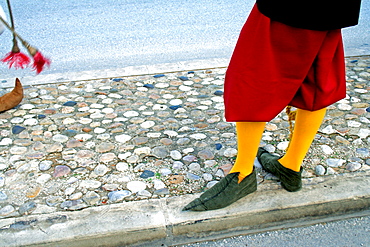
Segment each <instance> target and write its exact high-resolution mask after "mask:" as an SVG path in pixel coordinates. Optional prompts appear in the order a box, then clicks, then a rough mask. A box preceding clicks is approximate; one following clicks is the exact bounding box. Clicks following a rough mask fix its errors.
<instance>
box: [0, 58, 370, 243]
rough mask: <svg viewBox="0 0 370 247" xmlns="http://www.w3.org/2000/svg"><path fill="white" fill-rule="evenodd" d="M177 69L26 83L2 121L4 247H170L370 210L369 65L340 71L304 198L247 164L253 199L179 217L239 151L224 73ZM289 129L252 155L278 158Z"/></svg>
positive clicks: (277, 123) (277, 128) (275, 124)
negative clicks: (254, 174)
mask: <svg viewBox="0 0 370 247" xmlns="http://www.w3.org/2000/svg"><path fill="white" fill-rule="evenodd" d="M218 62H219V61H218ZM213 64H214V65H215V64H219V63H217V62H216V63H213ZM186 66H187V67H186V69H184V67H181V66H179V65H178V64H177V65H167V67H166V66H163V67H162V69H161V70H160V71H151V72H150V73H153V74H152V75H150V74H149V75H144V74H145V73H133V74H141V75H136V76H130V75H128V74H123V75H124V76H121V75H122V74H117V75H119V76H121V77H120V78H118V77H116V78H108V77H115V76H112V72H110V74H109V76H103V77H104V78H105V79H96V80H85V79H86V78H88V77H84V81H78V80H75V81H73V80H71V81H67V82H62V81H64V80H62V79H60V78H59V81H58V79H56V80H52V79H51V78H48V79H45V78H47V77H45V78H44V79H43V80H40V81H39V82H37V85H35V83H32V81H27V80H28V79H26V78H25V81H26V83H24V84H28V85H30V86H26V87H25V99H24V100H23V102H22V105H21V106H20V107H19V108H17V109H13V110H10V111H8V112H5V113H2V114H0V154H1V156H0V246H27V245H34V246H131V245H135V244H140V243H144V242H145V241H151V244H150V245H147V246H161V245H162V244H163V245H162V246H167V245H173V244H177V243H185V242H189V241H191V240H192V239H194V238H196V239H206V238H207V237H208V236H210V237H211V238H212V237H215V236H223V235H230V234H233V233H238V232H258V231H261V230H266V229H269V228H278V227H283V226H284V225H285V224H288V223H289V222H297V221H299V222H303V221H307V222H309V221H311V220H315V219H318V218H320V217H325V216H327V215H340V214H346V213H349V212H356V211H361V210H366V209H369V206H370V186H369V185H370V182H369V176H370V151H369V143H370V128H369V127H370V112H369V111H370V110H369V109H370V108H369V106H370V104H369V100H370V94H369V88H370V83H369V80H370V57H369V56H362V57H350V58H347V67H348V71H347V77H348V97H347V98H346V99H344V100H342V101H340V102H338V103H336V104H334V105H333V106H331V107H330V108H329V109H328V113H327V117H326V118H325V120H324V123H323V125H322V126H321V128H320V131H319V133H318V135H317V137H316V139H315V141H314V143H313V146H312V148H311V151H310V153H309V154H308V155H307V158H306V160H305V167H304V169H305V172H304V175H303V176H304V181H303V183H304V188H303V189H302V191H300V192H297V193H288V192H286V191H285V190H283V189H281V187H280V185H279V184H278V183H277V181H276V179H275V178H274V177H273V176H271V175H270V174H267V173H266V172H264V171H263V170H262V169H261V168H260V166H259V164H258V163H256V166H257V170H258V173H259V187H258V191H257V192H256V193H254V194H252V195H250V196H248V197H246V198H243V199H241V200H240V201H238V202H237V203H235V205H232V206H230V207H227V208H225V209H221V210H217V211H211V212H203V213H194V212H182V211H181V208H182V207H183V206H184V205H185V204H186V203H187V202H189V201H190V200H192V199H194V198H195V197H196V196H198V194H196V193H199V192H201V191H202V190H203V189H204V188H205V187H209V186H212V184H214V183H215V182H217V181H218V180H219V179H220V178H222V177H223V176H224V174H225V173H226V172H227V171H228V169H230V166H231V164H232V162H233V160H234V158H235V156H236V153H237V150H236V137H235V130H234V127H233V124H230V123H226V122H224V120H223V103H222V89H223V79H224V73H225V70H226V69H225V68H213V69H201V70H195V69H194V68H196V67H195V65H194V64H193V65H189V64H188V65H186ZM196 66H198V67H197V68H199V66H200V65H196ZM213 67H218V66H213ZM167 68H168V69H167ZM192 69H194V70H193V71H191V70H192ZM145 70H147V71H150V69H148V68H145ZM127 71H128V70H126V72H127ZM130 71H138V70H135V68H131V69H130ZM166 71H167V72H166ZM168 71H179V72H168ZM154 72H155V73H154ZM157 72H160V73H162V74H159V73H157ZM103 77H101V78H103ZM95 78H96V77H95ZM80 79H82V78H80ZM9 83H10V85H11V82H3V83H2V84H3V85H0V86H3V87H4V85H7V84H9ZM0 92H1V89H0ZM287 124H288V123H287V121H286V114H285V113H284V112H282V113H281V114H279V116H277V117H276V118H275V119H274V120H272V121H271V122H270V123H268V124H267V127H266V131H265V133H264V136H263V140H262V142H261V146H264V147H265V148H266V149H268V150H269V151H271V152H275V153H277V154H282V153H283V150H284V149H285V147H286V145H287V138H288V136H289V132H288V131H287V129H288V128H287ZM153 241H154V242H153Z"/></svg>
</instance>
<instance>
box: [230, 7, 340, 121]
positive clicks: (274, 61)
mask: <svg viewBox="0 0 370 247" xmlns="http://www.w3.org/2000/svg"><path fill="white" fill-rule="evenodd" d="M345 96H346V78H345V63H344V52H343V43H342V34H341V30H340V29H337V30H330V31H313V30H307V29H300V28H294V27H290V26H287V25H285V24H283V23H280V22H276V21H272V20H271V19H270V18H268V17H266V16H264V15H263V14H261V13H260V12H259V10H258V8H257V6H254V8H253V10H252V12H251V13H250V15H249V17H248V20H247V21H246V23H245V25H244V27H243V29H242V31H241V33H240V37H239V39H238V42H237V44H236V47H235V50H234V53H233V55H232V58H231V60H230V64H229V67H228V69H227V72H226V77H225V86H224V103H225V117H226V120H227V121H229V122H246V121H248V122H268V121H270V120H272V119H273V118H274V117H275V116H276V115H278V114H279V113H280V112H281V111H282V110H283V109H284V108H285V107H286V106H288V105H290V106H294V107H297V108H300V109H304V110H309V111H315V110H319V109H322V108H325V107H327V106H329V105H331V104H333V103H335V102H337V101H338V100H340V99H342V98H344V97H345Z"/></svg>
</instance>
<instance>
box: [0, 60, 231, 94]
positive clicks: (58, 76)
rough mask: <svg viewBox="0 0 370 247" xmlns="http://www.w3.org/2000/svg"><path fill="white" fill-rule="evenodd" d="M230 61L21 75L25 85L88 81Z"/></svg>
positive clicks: (223, 64)
mask: <svg viewBox="0 0 370 247" xmlns="http://www.w3.org/2000/svg"><path fill="white" fill-rule="evenodd" d="M228 63H229V60H228V59H224V58H215V59H206V60H193V61H183V62H177V63H163V64H154V65H142V66H129V67H124V68H121V69H107V70H92V71H82V72H69V73H52V74H41V75H37V76H26V77H20V78H19V79H20V80H21V81H22V84H23V85H24V86H26V85H28V86H31V85H41V84H53V83H64V82H69V81H86V80H97V79H106V78H119V77H127V76H138V75H150V74H160V73H170V72H177V71H189V70H202V69H211V68H219V67H226V66H227V65H228ZM14 80H15V78H7V79H4V81H6V82H3V83H0V88H13V87H14Z"/></svg>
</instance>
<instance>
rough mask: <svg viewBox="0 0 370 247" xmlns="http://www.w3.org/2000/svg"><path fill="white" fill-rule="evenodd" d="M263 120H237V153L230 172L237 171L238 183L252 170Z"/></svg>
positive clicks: (263, 123) (263, 127) (263, 125)
mask: <svg viewBox="0 0 370 247" xmlns="http://www.w3.org/2000/svg"><path fill="white" fill-rule="evenodd" d="M265 125H266V123H265V122H237V123H236V134H237V139H238V155H237V157H236V161H235V163H234V166H233V168H232V169H231V171H230V173H234V172H239V176H238V177H239V183H240V182H241V181H242V180H243V179H244V178H245V177H246V176H248V175H249V174H251V173H252V171H253V163H254V159H255V158H256V154H257V150H258V147H259V144H260V141H261V137H262V134H263V131H264V129H265Z"/></svg>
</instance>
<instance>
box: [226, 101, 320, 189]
mask: <svg viewBox="0 0 370 247" xmlns="http://www.w3.org/2000/svg"><path fill="white" fill-rule="evenodd" d="M325 113H326V109H325V108H324V109H321V110H318V111H306V110H301V109H298V110H297V115H296V120H295V126H294V131H293V136H292V140H291V142H290V145H289V148H288V150H287V152H286V154H285V155H284V157H282V158H281V159H280V160H279V162H280V163H281V164H282V165H283V166H285V167H286V168H289V169H291V170H293V171H299V170H300V167H301V164H302V162H303V159H304V157H305V156H306V154H307V152H308V149H309V148H310V146H311V143H312V141H313V139H314V138H315V135H316V133H317V130H318V129H319V128H320V125H321V123H322V120H323V119H324V117H325ZM265 125H266V123H265V122H237V123H236V133H237V141H238V156H237V158H236V161H235V164H234V166H233V168H232V169H231V171H230V173H233V172H239V182H241V181H242V180H243V179H244V178H245V177H246V176H248V175H249V174H251V173H252V171H253V163H254V159H255V157H256V155H257V151H258V147H259V144H260V141H261V137H262V134H263V131H264V129H265Z"/></svg>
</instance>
